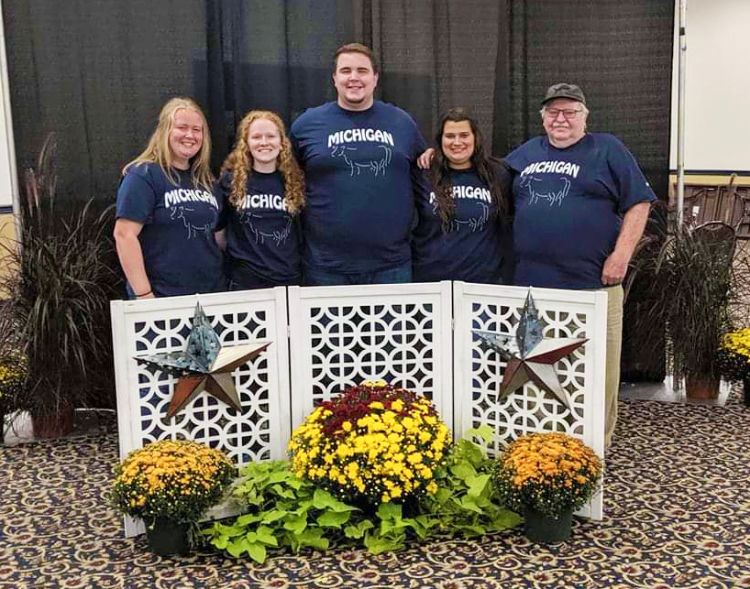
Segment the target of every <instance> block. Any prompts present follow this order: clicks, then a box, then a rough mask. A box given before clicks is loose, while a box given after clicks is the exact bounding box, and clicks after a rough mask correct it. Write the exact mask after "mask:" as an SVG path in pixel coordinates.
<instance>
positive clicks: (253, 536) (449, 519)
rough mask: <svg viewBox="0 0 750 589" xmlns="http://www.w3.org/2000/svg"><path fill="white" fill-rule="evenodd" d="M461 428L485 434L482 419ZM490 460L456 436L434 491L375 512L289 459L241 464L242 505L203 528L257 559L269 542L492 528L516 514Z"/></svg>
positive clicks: (393, 540)
mask: <svg viewBox="0 0 750 589" xmlns="http://www.w3.org/2000/svg"><path fill="white" fill-rule="evenodd" d="M467 433H468V435H469V436H470V437H471V436H479V437H481V438H484V439H485V440H486V439H489V436H490V430H489V428H484V427H483V428H479V429H476V430H471V431H469V432H467ZM492 464H493V461H492V460H491V459H489V458H487V456H486V455H485V452H484V450H483V449H482V447H480V446H479V445H477V444H476V443H474V442H473V441H471V439H470V438H469V439H463V440H460V441H459V442H458V443H456V444H455V445H454V446H453V447H452V448H451V451H450V454H449V456H448V460H447V462H446V464H445V466H444V467H443V468H442V469H440V470H439V471H437V472H436V473H435V481H436V482H437V484H438V490H437V492H436V493H435V494H433V495H427V496H426V497H424V498H422V499H421V500H420V501H419V502H407V503H404V504H401V503H395V502H388V503H381V504H380V505H379V506H378V507H377V509H376V510H375V511H374V512H373V511H372V510H367V509H363V508H361V507H359V506H356V505H350V504H348V503H345V502H343V501H341V500H340V499H338V498H337V497H335V496H334V495H333V494H331V493H330V492H329V491H326V490H324V489H321V488H319V487H316V486H315V485H314V484H312V483H310V482H309V481H306V480H303V479H300V478H297V477H296V476H295V475H294V474H293V473H292V471H291V468H290V465H289V462H287V461H270V462H259V463H254V464H250V465H248V466H246V467H245V468H244V469H243V470H242V473H241V477H240V479H239V480H238V481H237V482H236V483H235V486H234V488H233V492H232V495H233V498H234V499H235V500H236V501H238V502H239V503H240V504H241V505H242V506H243V508H244V509H245V510H246V511H247V513H245V514H243V515H240V516H239V517H237V518H236V519H235V520H234V521H233V522H231V523H227V522H223V523H222V522H217V523H214V524H213V525H212V526H211V527H209V528H208V529H206V530H204V534H205V535H206V536H207V537H208V540H209V542H210V543H211V544H212V545H213V546H215V547H216V548H218V549H220V550H224V551H226V552H227V553H229V554H230V555H232V556H234V557H236V558H237V557H241V556H244V555H248V556H250V558H252V559H253V560H255V561H256V562H259V563H262V562H264V561H265V560H266V558H267V557H268V551H269V550H274V549H282V548H287V549H291V550H292V551H294V552H298V551H299V550H300V549H302V548H308V547H309V548H313V549H316V550H326V549H327V548H328V547H329V546H330V545H331V543H332V542H338V543H346V542H350V543H355V544H361V545H363V546H364V547H365V548H367V550H368V551H369V552H371V553H373V554H380V553H382V552H388V551H393V550H398V549H400V548H403V547H404V546H405V544H406V542H407V541H409V540H424V539H426V538H429V537H430V536H433V535H435V534H455V535H461V536H464V537H472V536H480V535H483V534H487V533H491V532H497V531H501V530H504V529H507V528H510V527H513V526H515V525H517V524H518V523H519V522H520V521H521V518H520V517H519V516H518V515H516V514H515V513H513V512H512V511H510V510H508V509H506V508H505V507H504V506H503V505H502V504H501V503H500V502H499V500H498V495H497V493H496V491H495V488H494V486H493V484H492V476H491V470H492Z"/></svg>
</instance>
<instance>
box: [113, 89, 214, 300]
mask: <svg viewBox="0 0 750 589" xmlns="http://www.w3.org/2000/svg"><path fill="white" fill-rule="evenodd" d="M210 160H211V137H210V135H209V132H208V123H207V122H206V117H205V116H204V115H203V111H201V109H200V107H199V106H198V105H197V104H196V103H195V101H193V100H191V99H190V98H172V99H171V100H169V101H168V102H167V103H166V104H165V105H164V107H163V108H162V109H161V113H160V114H159V122H158V124H157V126H156V129H155V130H154V132H153V134H152V135H151V139H150V140H149V143H148V145H147V146H146V149H144V150H143V152H142V153H141V154H140V155H139V156H138V157H136V158H135V159H134V160H133V161H131V162H130V163H128V164H127V165H126V166H125V167H124V168H123V171H122V173H123V179H122V182H121V183H120V188H119V190H118V191H117V212H116V215H117V221H116V222H115V232H114V237H115V244H116V246H117V255H118V257H119V259H120V265H121V266H122V269H123V272H124V273H125V278H126V279H127V294H128V297H129V298H135V299H148V298H153V297H164V296H174V295H188V294H194V293H198V292H216V291H219V290H222V289H223V288H224V275H223V272H222V263H221V251H220V250H219V246H218V245H217V243H216V239H215V236H214V231H215V229H216V224H217V222H218V219H219V213H220V212H221V208H220V206H221V205H220V203H217V201H216V198H215V197H214V195H213V193H212V192H211V188H212V183H213V175H212V174H211V169H210V167H209V162H210Z"/></svg>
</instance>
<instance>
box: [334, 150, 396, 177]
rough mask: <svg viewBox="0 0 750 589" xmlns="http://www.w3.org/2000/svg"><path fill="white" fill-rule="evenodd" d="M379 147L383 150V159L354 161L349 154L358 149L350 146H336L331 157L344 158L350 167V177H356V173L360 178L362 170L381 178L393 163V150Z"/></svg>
mask: <svg viewBox="0 0 750 589" xmlns="http://www.w3.org/2000/svg"><path fill="white" fill-rule="evenodd" d="M377 147H378V149H382V150H383V157H381V158H380V159H376V160H368V161H364V162H358V161H354V160H353V159H352V158H351V157H350V154H348V153H347V152H352V151H357V148H356V147H349V146H348V145H335V146H334V147H333V149H331V157H334V158H342V159H343V160H344V162H345V163H346V165H347V166H349V175H350V176H354V174H355V172H356V175H357V176H359V174H360V173H361V172H362V170H365V171H370V172H372V173H373V175H374V176H379V175H381V174H382V175H383V176H385V173H386V170H387V169H388V166H389V165H390V163H391V158H392V157H393V156H392V150H391V148H390V147H387V146H385V145H378V146H377Z"/></svg>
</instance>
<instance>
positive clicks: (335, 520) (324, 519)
mask: <svg viewBox="0 0 750 589" xmlns="http://www.w3.org/2000/svg"><path fill="white" fill-rule="evenodd" d="M350 516H351V512H350V511H326V512H325V513H322V514H321V515H319V516H318V519H317V522H318V525H319V526H322V527H324V528H340V527H341V526H342V525H343V524H345V523H346V522H348V521H349V518H350Z"/></svg>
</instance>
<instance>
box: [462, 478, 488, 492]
mask: <svg viewBox="0 0 750 589" xmlns="http://www.w3.org/2000/svg"><path fill="white" fill-rule="evenodd" d="M489 482H490V475H488V474H481V475H478V476H473V477H469V478H467V479H466V484H467V485H469V490H468V495H469V496H470V497H479V496H480V495H481V494H482V493H484V491H485V489H487V488H488V486H489Z"/></svg>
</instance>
